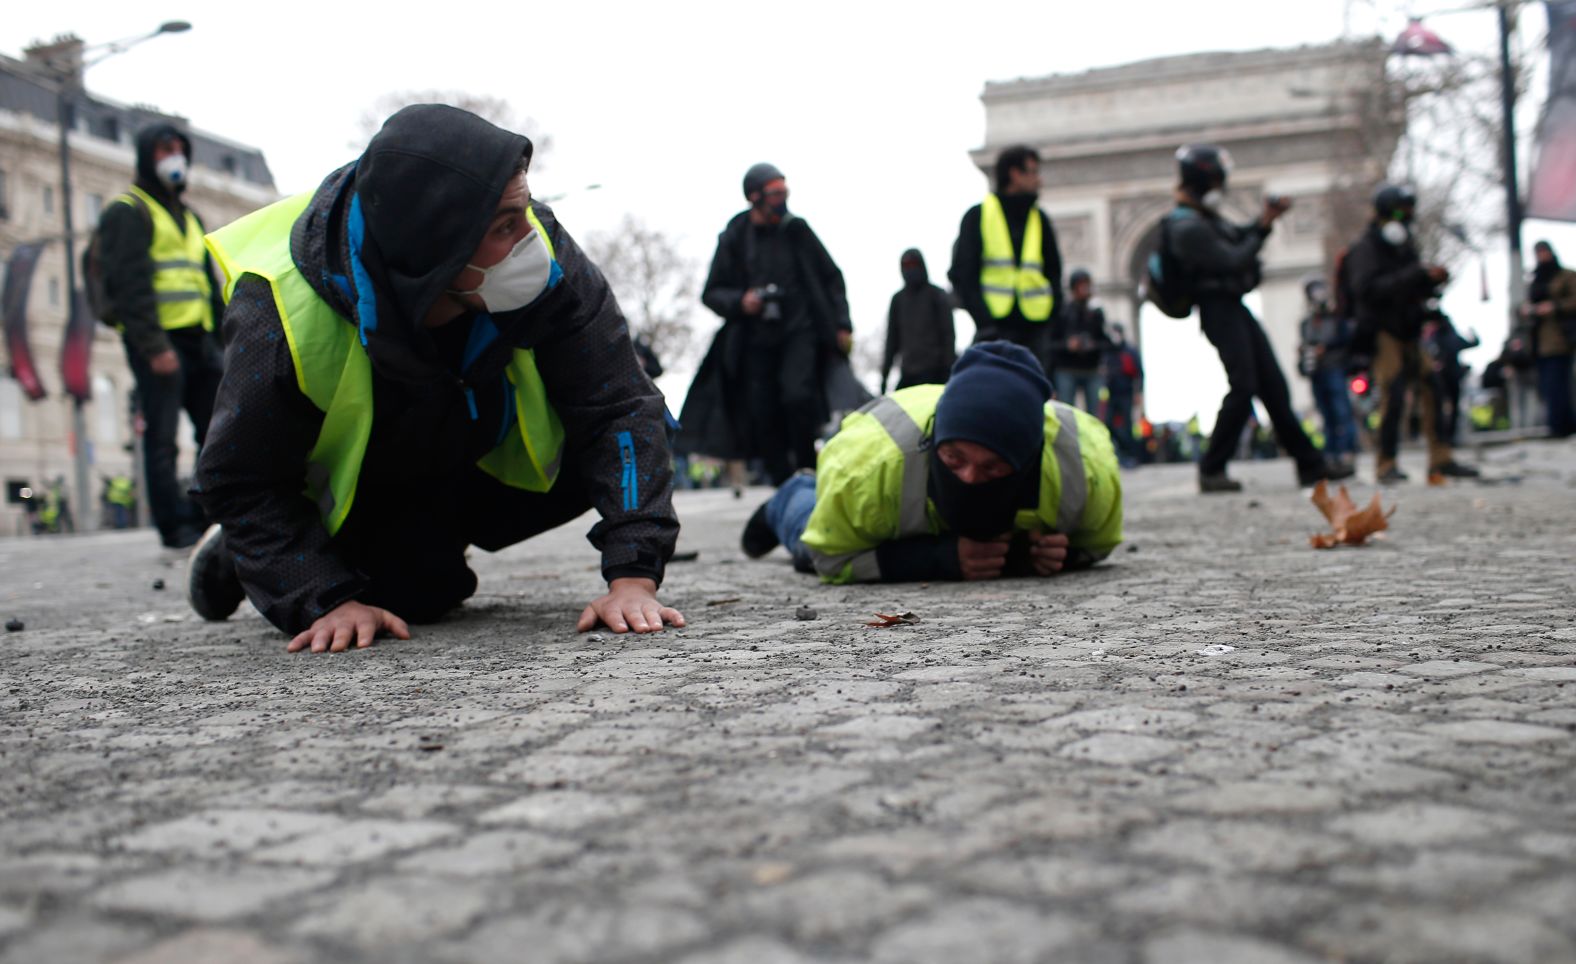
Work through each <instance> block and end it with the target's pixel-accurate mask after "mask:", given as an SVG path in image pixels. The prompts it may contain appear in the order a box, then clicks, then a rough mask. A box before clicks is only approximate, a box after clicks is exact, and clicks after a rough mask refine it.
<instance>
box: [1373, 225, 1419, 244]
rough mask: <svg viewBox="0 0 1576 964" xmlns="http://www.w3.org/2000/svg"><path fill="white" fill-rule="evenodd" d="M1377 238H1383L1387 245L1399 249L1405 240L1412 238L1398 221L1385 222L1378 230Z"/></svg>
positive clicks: (1409, 232)
mask: <svg viewBox="0 0 1576 964" xmlns="http://www.w3.org/2000/svg"><path fill="white" fill-rule="evenodd" d="M1379 236H1380V237H1382V238H1384V239H1385V241H1386V242H1387V243H1389V244H1391V245H1394V246H1395V247H1398V248H1399V247H1400V246H1401V245H1403V244H1405V243H1406V240H1407V238H1410V237H1411V236H1412V232H1411V231H1410V230H1408V229H1407V226H1406V225H1405V224H1404V223H1402V222H1400V221H1386V222H1385V223H1384V225H1383V226H1381V227H1380V228H1379Z"/></svg>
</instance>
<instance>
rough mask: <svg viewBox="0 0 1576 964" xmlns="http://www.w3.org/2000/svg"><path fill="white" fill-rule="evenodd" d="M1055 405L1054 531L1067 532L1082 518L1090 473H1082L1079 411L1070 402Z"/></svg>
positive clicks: (1086, 500)
mask: <svg viewBox="0 0 1576 964" xmlns="http://www.w3.org/2000/svg"><path fill="white" fill-rule="evenodd" d="M1055 408H1056V421H1057V422H1059V423H1060V424H1061V426H1062V427H1061V431H1059V432H1057V433H1056V441H1055V442H1053V443H1051V449H1052V451H1054V452H1055V453H1056V474H1057V475H1058V476H1059V477H1060V481H1061V490H1062V491H1061V492H1060V494H1059V498H1058V499H1057V500H1056V501H1057V504H1056V531H1057V532H1063V533H1066V532H1072V531H1073V530H1075V529H1077V528H1078V523H1079V521H1080V520H1081V519H1082V518H1083V512H1084V503H1086V502H1088V501H1089V477H1088V476H1086V475H1085V474H1084V464H1083V446H1082V445H1081V444H1079V441H1078V413H1077V411H1076V410H1075V409H1074V408H1073V407H1072V406H1071V405H1056V406H1055Z"/></svg>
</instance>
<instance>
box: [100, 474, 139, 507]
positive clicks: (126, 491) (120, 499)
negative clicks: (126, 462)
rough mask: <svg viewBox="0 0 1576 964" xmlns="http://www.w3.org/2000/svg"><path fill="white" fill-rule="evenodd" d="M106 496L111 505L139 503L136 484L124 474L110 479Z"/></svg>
mask: <svg viewBox="0 0 1576 964" xmlns="http://www.w3.org/2000/svg"><path fill="white" fill-rule="evenodd" d="M106 488H107V491H106V492H105V494H104V498H105V500H106V501H108V502H109V504H110V505H125V506H131V505H136V504H137V488H136V485H135V484H134V483H133V482H132V481H131V479H128V478H127V477H126V476H124V475H117V476H115V477H114V478H112V479H110V480H109V485H108V486H107V487H106Z"/></svg>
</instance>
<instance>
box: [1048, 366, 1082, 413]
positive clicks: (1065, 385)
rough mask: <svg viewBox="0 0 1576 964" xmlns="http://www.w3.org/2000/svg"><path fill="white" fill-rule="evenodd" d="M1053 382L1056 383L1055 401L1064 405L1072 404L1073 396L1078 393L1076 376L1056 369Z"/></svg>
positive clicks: (1064, 370)
mask: <svg viewBox="0 0 1576 964" xmlns="http://www.w3.org/2000/svg"><path fill="white" fill-rule="evenodd" d="M1053 380H1054V381H1055V383H1056V400H1057V401H1059V402H1061V403H1062V404H1064V405H1072V404H1074V396H1075V395H1077V393H1078V375H1077V374H1076V373H1074V372H1070V371H1067V370H1066V369H1061V368H1058V369H1057V370H1056V375H1055V377H1054V379H1053Z"/></svg>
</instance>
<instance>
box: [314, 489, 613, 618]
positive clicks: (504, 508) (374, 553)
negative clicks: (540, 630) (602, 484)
mask: <svg viewBox="0 0 1576 964" xmlns="http://www.w3.org/2000/svg"><path fill="white" fill-rule="evenodd" d="M367 482H368V480H367V479H366V478H365V476H364V475H363V478H362V483H363V485H362V487H361V488H360V489H359V490H358V491H357V493H356V502H355V505H354V507H353V508H352V509H351V513H350V517H349V518H347V519H346V520H345V525H344V527H343V528H341V529H340V531H339V534H338V535H336V536H335V537H334V544H335V546H336V547H337V548H338V549H339V550H340V552H341V553H342V554H343V556H344V558H345V561H346V562H348V563H349V564H350V565H351V566H353V567H355V568H356V569H357V570H359V571H360V572H361V573H362V574H363V575H365V576H366V577H367V578H368V579H370V580H371V585H370V586H369V587H368V588H367V590H366V591H365V592H362V593H361V594H360V595H359V596H358V597H357V598H358V599H359V600H360V601H361V602H364V603H366V604H368V605H370V606H381V607H382V608H384V609H387V610H389V611H390V612H392V613H394V614H395V615H397V616H399V617H400V618H402V619H405V620H408V621H410V622H416V623H422V622H432V621H433V620H436V619H438V618H440V617H442V616H443V614H444V613H447V612H448V611H450V610H451V609H453V608H455V607H456V606H458V605H459V604H460V603H462V602H464V601H465V600H466V599H469V598H470V597H471V595H472V594H473V593H475V592H476V573H474V572H472V571H471V568H470V566H469V565H467V564H466V562H465V550H466V549H467V548H468V547H470V546H476V547H477V548H479V549H485V550H487V551H488V552H497V551H498V550H499V549H502V548H504V547H506V546H512V545H514V544H515V543H517V542H524V541H525V540H526V539H529V538H531V537H532V536H536V535H540V534H542V533H543V532H546V531H548V530H549V529H556V528H557V527H558V526H561V525H563V524H564V523H566V522H569V521H571V520H573V519H575V518H577V517H579V516H581V515H584V514H585V513H586V511H587V510H589V509H590V508H591V500H590V498H589V497H588V496H587V490H586V487H585V485H583V484H582V483H581V481H580V479H579V477H578V476H577V475H575V474H574V473H573V472H572V471H571V470H570V468H569V467H568V466H567V465H566V466H565V467H564V470H563V472H562V473H561V474H560V475H559V477H558V482H557V483H556V484H555V485H554V486H553V488H552V489H551V490H549V491H547V492H540V493H538V492H527V491H525V490H523V489H516V488H512V487H510V486H507V485H504V484H503V483H502V482H499V481H498V480H497V479H494V478H493V477H492V476H490V475H488V474H487V473H486V472H483V471H482V470H481V469H479V468H476V467H475V466H471V467H469V468H467V469H466V470H464V472H463V474H462V475H461V477H460V478H459V480H458V481H457V482H456V483H454V484H452V485H450V486H443V485H441V484H440V485H429V486H427V487H425V488H420V487H414V486H408V485H400V484H393V485H381V486H379V485H375V484H374V485H367V484H366V483H367Z"/></svg>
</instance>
